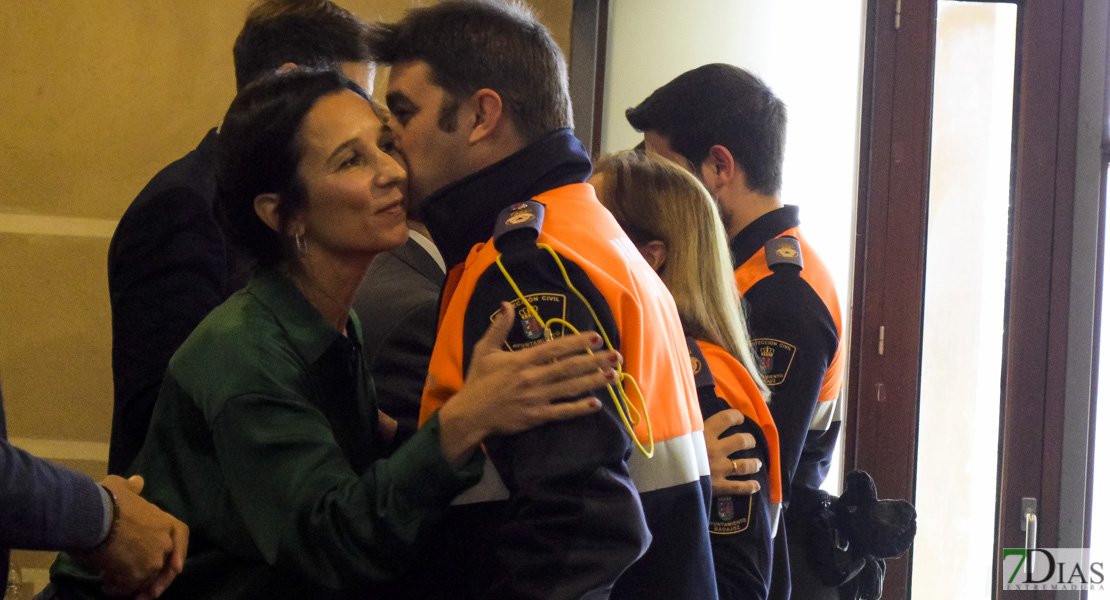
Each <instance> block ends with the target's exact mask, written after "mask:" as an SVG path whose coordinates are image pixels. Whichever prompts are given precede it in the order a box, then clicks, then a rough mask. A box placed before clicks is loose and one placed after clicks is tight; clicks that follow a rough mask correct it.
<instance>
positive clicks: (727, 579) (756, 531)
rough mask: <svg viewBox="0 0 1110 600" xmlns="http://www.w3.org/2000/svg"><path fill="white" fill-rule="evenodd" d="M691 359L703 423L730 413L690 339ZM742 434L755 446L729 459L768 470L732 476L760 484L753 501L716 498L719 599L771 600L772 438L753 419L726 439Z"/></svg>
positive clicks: (712, 524)
mask: <svg viewBox="0 0 1110 600" xmlns="http://www.w3.org/2000/svg"><path fill="white" fill-rule="evenodd" d="M687 347H688V348H689V349H690V359H691V362H692V363H693V365H694V369H695V372H694V380H695V383H696V384H697V389H698V403H699V404H700V406H701V413H702V418H703V419H708V418H709V417H711V416H713V415H715V414H717V413H718V412H721V411H722V410H726V409H728V408H729V404H728V402H727V401H726V400H725V399H723V398H721V397H719V396H717V393H716V391H715V384H714V380H713V375H712V373H711V372H710V369H709V367H708V364H707V362H706V360H705V357H704V356H703V355H702V353H701V350H700V349H699V348H698V347H697V344H693V343H691V340H689V339H687ZM737 433H750V434H751V435H752V436H753V437H754V438H755V447H753V448H751V449H749V450H741V451H739V452H734V453H732V454H730V455H729V458H731V459H734V460H738V459H742V458H758V459H759V460H760V461H762V462H763V465H764V468H763V469H760V470H759V471H758V472H756V473H753V474H751V475H741V476H736V477H730V478H729V479H735V480H737V481H753V480H754V481H757V482H759V486H760V490H761V491H760V492H758V493H756V494H753V495H751V496H714V497H713V498H712V499H711V501H710V506H709V534H710V535H709V542H710V544H711V545H712V547H713V569H714V571H715V574H716V577H717V594H718V596H719V597H720V598H721V600H766V598H767V594H768V589H769V587H770V582H771V564H772V560H771V551H772V548H771V544H772V541H773V540H772V537H773V532H772V531H771V527H772V523H773V514H772V511H777V510H778V509H777V508H775V507H772V506H771V503H770V496H769V494H768V491H769V490H770V489H771V487H770V483H769V482H768V479H767V465H770V464H771V461H770V456H769V455H768V449H767V439H766V437H764V435H763V429H761V428H760V427H759V425H758V424H757V423H756V422H755V420H754V419H750V418H749V419H745V420H744V422H743V423H742V424H740V425H737V426H734V427H730V428H728V429H726V430H725V431H724V433H722V434H721V437H722V438H725V437H728V436H730V435H735V434H737Z"/></svg>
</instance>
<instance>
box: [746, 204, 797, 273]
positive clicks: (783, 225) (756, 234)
mask: <svg viewBox="0 0 1110 600" xmlns="http://www.w3.org/2000/svg"><path fill="white" fill-rule="evenodd" d="M799 224H801V221H799V220H798V207H797V206H794V205H786V206H784V207H782V208H776V209H775V210H772V211H771V212H769V213H764V214H763V215H762V216H760V217H759V218H758V219H756V220H754V221H752V222H751V223H748V226H747V227H745V228H743V229H741V230H740V233H738V234H736V237H734V238H732V241H730V242H729V244H728V247H729V250H730V251H731V253H732V266H733V268H736V267H739V266H740V265H742V264H744V263H745V262H747V261H748V259H749V258H751V257H753V256H755V253H756V252H759V249H760V248H762V247H763V246H764V244H766V243H767V242H769V241H771V240H772V239H774V238H776V237H778V236H779V235H781V234H782V233H783V232H784V231H786V230H788V229H792V228H794V227H797V226H798V225H799Z"/></svg>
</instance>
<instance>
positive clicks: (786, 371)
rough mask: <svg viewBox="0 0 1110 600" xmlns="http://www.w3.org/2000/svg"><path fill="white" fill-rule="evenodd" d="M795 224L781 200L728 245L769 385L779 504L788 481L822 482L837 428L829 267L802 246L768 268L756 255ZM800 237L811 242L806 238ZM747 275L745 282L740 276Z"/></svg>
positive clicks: (837, 335)
mask: <svg viewBox="0 0 1110 600" xmlns="http://www.w3.org/2000/svg"><path fill="white" fill-rule="evenodd" d="M798 224H799V221H798V207H796V206H786V207H783V208H780V209H777V210H773V211H771V212H769V213H767V214H765V215H763V216H761V217H760V218H758V219H756V220H755V221H753V222H752V223H751V224H749V225H748V226H747V227H745V228H744V229H743V230H741V231H740V233H739V234H737V235H736V237H734V238H733V239H732V241H731V242H730V244H729V246H730V249H731V251H732V259H733V264H734V265H735V266H736V267H737V285H738V287H739V288H740V292H741V294H742V295H743V297H744V300H745V302H746V304H747V309H748V313H747V316H748V328H749V330H750V331H751V337H752V345H753V346H754V347H755V351H756V359H757V361H759V364H760V371H761V374H762V376H763V381H764V383H766V384H767V386H768V387H769V388H770V389H771V402H770V403H769V406H770V409H771V414H772V415H773V416H774V418H775V425H776V426H777V427H778V430H779V450H780V453H781V460H782V470H783V479H782V481H783V507H784V508H788V505H789V502H790V495H791V488H796V487H797V486H804V487H809V488H818V487H820V486H821V484H822V483H823V482H824V480H825V476H826V475H827V474H828V469H829V464H830V462H831V461H832V452H833V448H834V446H835V444H836V436H837V435H838V434H839V431H840V421H839V414H838V403H839V401H838V399H837V398H838V396H839V392H840V381H841V377H842V372H841V368H842V367H841V363H840V358H841V356H842V353H841V332H840V307H839V304H838V303H837V301H836V297H835V295H833V296H832V297H831V298H829V297H828V296H829V295H830V294H829V291H828V290H830V289H831V288H832V281H831V276H830V275H829V273H828V269H826V268H825V267H824V265H823V264H822V263H821V262H820V259H819V258H818V257H817V255H816V253H814V252H813V251H812V249H809V251H799V253H800V259H799V260H796V261H791V260H781V261H780V262H777V263H776V264H773V265H771V266H770V267H768V266H767V261H766V260H765V259H763V258H761V257H760V255H762V254H763V253H764V252H765V250H766V248H765V247H766V246H767V245H768V243H769V242H771V241H772V240H774V239H776V238H778V236H780V235H782V234H784V233H787V232H791V233H794V234H796V233H797V227H798ZM801 244H802V248H809V247H808V245H806V244H805V243H804V240H801ZM772 262H775V260H774V258H772ZM753 263H756V264H753ZM757 269H762V270H763V272H762V273H759V272H757V271H756V270H757ZM803 269H804V271H805V273H804V274H803ZM753 274H754V275H753ZM761 275H762V276H761ZM746 276H747V277H748V279H749V281H747V282H745V281H742V279H743V278H744V277H746ZM751 279H755V281H754V283H752V282H751V281H750V280H751ZM830 305H831V309H830ZM823 395H824V396H825V397H822V396H823ZM819 401H820V402H819Z"/></svg>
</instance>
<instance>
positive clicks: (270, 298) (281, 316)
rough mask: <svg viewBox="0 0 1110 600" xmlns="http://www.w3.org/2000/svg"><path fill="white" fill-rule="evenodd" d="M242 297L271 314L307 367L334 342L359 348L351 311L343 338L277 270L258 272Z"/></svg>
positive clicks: (356, 326) (357, 329) (355, 325)
mask: <svg viewBox="0 0 1110 600" xmlns="http://www.w3.org/2000/svg"><path fill="white" fill-rule="evenodd" d="M246 293H248V294H251V295H252V296H254V297H255V298H256V299H257V300H258V301H259V302H260V303H261V304H262V305H264V306H265V307H266V308H268V309H269V310H270V311H271V312H272V313H273V315H274V318H275V319H276V320H277V322H278V325H279V326H280V327H281V328H282V329H283V330H284V331H285V333H286V335H288V336H289V340H290V341H291V342H292V344H293V347H294V348H295V349H296V351H297V353H298V354H300V355H301V358H302V359H304V360H305V362H307V363H309V364H311V363H314V362H316V360H317V359H319V358H320V356H322V355H323V354H324V352H325V351H326V350H327V349H328V348H329V347H331V346H332V345H333V344H335V343H336V342H349V343H354V344H355V345H356V346H358V347H360V348H361V347H362V328H361V327H359V326H358V321H357V317H355V316H354V312H353V311H348V312H349V315H348V317H347V337H346V338H344V337H343V335H342V334H341V333H339V332H338V331H336V330H335V327H332V325H331V324H330V323H328V322H327V320H325V319H324V316H323V315H321V314H320V311H318V310H316V307H315V306H312V303H311V302H309V301H308V299H307V298H305V297H304V294H302V293H301V291H300V290H299V289H297V286H296V285H293V282H292V281H291V280H290V279H289V278H288V277H286V276H285V274H283V273H282V272H281V271H280V270H279V269H277V268H274V267H271V268H267V269H262V270H260V271H259V272H258V273H257V274H256V275H255V276H254V277H253V278H252V279H251V281H250V283H248V284H247V288H246Z"/></svg>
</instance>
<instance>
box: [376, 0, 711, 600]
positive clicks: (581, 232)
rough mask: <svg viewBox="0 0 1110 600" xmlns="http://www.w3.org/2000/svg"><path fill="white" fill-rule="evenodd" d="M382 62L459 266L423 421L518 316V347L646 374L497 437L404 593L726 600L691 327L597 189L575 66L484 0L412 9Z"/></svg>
mask: <svg viewBox="0 0 1110 600" xmlns="http://www.w3.org/2000/svg"><path fill="white" fill-rule="evenodd" d="M371 47H372V49H373V51H374V53H375V55H376V58H377V59H378V60H380V61H381V62H384V63H388V64H390V65H391V66H392V69H391V73H390V77H389V84H388V93H387V96H386V101H387V104H388V105H389V108H390V110H391V111H392V112H393V115H394V117H395V118H394V120H393V122H391V127H392V128H393V130H394V133H395V139H396V143H397V146H398V149H399V150H400V151H401V153H402V154H403V155H404V158H405V160H406V162H407V164H408V166H409V169H410V175H409V193H410V195H411V196H412V198H411V201H412V202H414V203H416V204H418V205H419V206H420V213H421V216H422V217H423V220H424V222H425V224H426V225H427V227H428V230H429V231H430V233H431V235H432V239H434V240H435V242H436V245H437V246H438V247H439V249H440V251H441V252H442V254H443V258H444V261H445V263H446V265H447V268H448V276H447V282H446V283H445V287H444V293H443V297H442V299H441V306H440V325H439V330H438V332H437V339H436V343H435V347H434V349H433V352H432V359H431V364H430V366H429V377H428V383H427V385H426V387H425V390H424V398H423V402H422V407H421V417H422V418H427V417H428V416H429V415H430V414H431V413H432V412H434V411H435V410H436V409H437V408H438V407H440V406H442V405H443V403H445V402H449V401H450V399H451V396H452V395H453V394H454V392H455V391H457V389H458V388H459V387H460V386H461V384H462V381H463V377H464V374H465V373H466V370H467V368H468V366H469V365H468V363H469V359H470V353H471V350H472V347H473V345H474V343H475V342H476V341H477V340H478V337H476V336H475V333H478V334H479V336H480V332H481V331H482V330H484V329H485V328H486V327H487V326H488V323H489V320H490V317H491V316H492V315H494V314H495V313H497V312H498V309H499V307H500V305H501V303H502V302H503V301H507V302H510V303H511V304H512V305H513V307H514V308H515V309H516V311H517V313H518V317H519V318H518V324H519V325H518V326H517V327H515V328H514V330H513V333H512V334H511V335H510V337H509V339H508V341H507V345H508V346H509V347H510V349H517V348H522V347H526V346H529V345H533V344H538V343H543V341H544V340H545V339H547V338H549V337H550V336H558V335H561V334H564V333H566V332H568V331H573V330H574V329H577V330H581V331H586V330H593V331H597V332H598V333H599V334H601V335H603V336H604V337H605V338H606V339H607V340H608V343H609V344H611V346H612V347H614V348H616V349H618V350H619V351H620V352H621V354H622V356H623V358H624V365H623V370H624V373H625V374H626V375H627V376H629V377H630V379H627V380H624V381H619V382H615V384H614V385H613V386H612V387H611V388H605V389H600V390H596V391H595V395H596V396H597V398H599V399H600V400H601V401H602V403H603V407H604V408H603V410H601V411H599V412H598V413H596V414H594V415H590V416H587V417H582V418H578V419H574V420H570V421H564V422H560V423H553V424H550V425H545V426H542V427H539V428H536V429H532V430H529V431H527V432H525V433H522V434H518V435H513V436H504V437H498V438H493V439H489V440H487V442H486V444H485V450H486V455H487V458H488V461H487V462H486V465H485V473H484V475H483V478H482V481H481V482H480V483H479V484H478V485H477V486H475V487H474V488H472V489H470V490H468V491H466V492H464V493H463V494H462V495H461V496H459V497H458V498H457V499H456V500H455V502H454V506H453V508H452V510H451V511H449V513H448V515H447V516H446V518H445V520H444V521H443V522H442V523H440V524H438V525H437V527H435V528H433V529H432V530H430V531H428V532H426V536H427V537H426V539H425V541H424V543H422V544H421V546H422V547H423V548H424V549H426V550H427V551H426V553H425V554H424V555H423V556H422V557H421V558H420V560H419V561H418V562H417V564H420V565H421V567H420V569H421V570H420V572H419V573H416V574H415V575H414V576H413V577H411V578H410V579H409V580H408V581H406V582H404V584H403V585H402V592H403V596H404V597H417V598H518V599H519V598H537V599H539V598H544V599H548V598H554V599H559V598H567V599H571V598H575V599H577V598H610V597H612V598H635V599H637V600H646V599H652V598H658V599H664V598H666V599H674V598H683V599H688V600H700V599H704V598H710V599H712V598H716V597H717V595H716V588H715V583H714V577H713V567H712V558H711V554H710V546H709V540H708V520H707V504H706V503H707V500H708V494H709V477H708V475H709V466H708V461H707V459H706V455H705V444H704V437H703V435H702V425H701V418H700V413H699V408H698V403H697V396H696V391H695V388H694V380H693V374H692V373H691V371H690V368H689V361H688V358H687V355H686V350H685V344H684V341H683V334H682V327H681V324H680V323H679V319H678V314H677V310H676V309H675V306H674V301H673V299H672V298H671V297H670V294H669V293H668V292H667V290H666V288H665V287H664V286H663V284H662V282H661V281H660V280H659V279H658V278H657V277H656V276H655V274H654V273H653V272H652V271H651V268H650V267H649V266H648V265H647V263H646V262H644V261H643V259H642V258H641V257H640V256H639V253H638V252H637V250H636V248H635V247H634V246H633V245H632V243H631V242H630V241H629V240H628V238H627V237H626V236H625V235H624V232H623V231H622V230H621V228H620V226H619V225H617V223H616V221H615V220H614V219H613V217H612V215H610V214H609V212H608V211H607V210H605V209H604V208H603V207H602V206H601V205H600V203H598V201H597V199H596V197H595V196H594V191H593V188H592V187H591V186H590V185H588V184H586V183H585V181H586V179H587V178H588V177H589V175H590V171H591V165H590V160H589V157H588V155H587V153H586V152H585V149H584V148H583V147H582V145H581V143H580V142H579V141H578V140H577V139H575V138H574V136H573V135H572V134H571V133H570V131H569V129H568V128H569V127H570V125H571V113H570V100H569V93H568V91H567V79H566V64H565V60H564V58H563V56H562V53H561V52H560V50H559V49H558V47H557V46H556V45H555V43H554V41H553V40H552V39H551V36H550V34H549V33H548V32H547V30H546V29H545V28H544V27H543V26H542V25H540V24H539V23H538V22H537V21H536V20H535V18H534V17H533V16H532V15H531V14H530V13H528V12H527V9H525V8H523V7H522V6H521V5H519V4H515V3H501V2H475V1H466V2H461V1H448V2H443V3H439V4H436V5H434V6H431V7H427V8H416V9H412V10H411V11H409V13H408V14H407V15H406V17H405V18H404V19H403V20H401V21H400V22H399V23H396V24H392V25H381V26H379V27H378V29H377V30H376V32H375V33H374V35H373V36H372V39H371ZM610 389H612V390H623V391H624V392H625V393H624V394H620V395H618V394H614V395H613V396H611V395H610ZM649 454H650V455H652V456H653V457H652V458H648V455H649Z"/></svg>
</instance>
